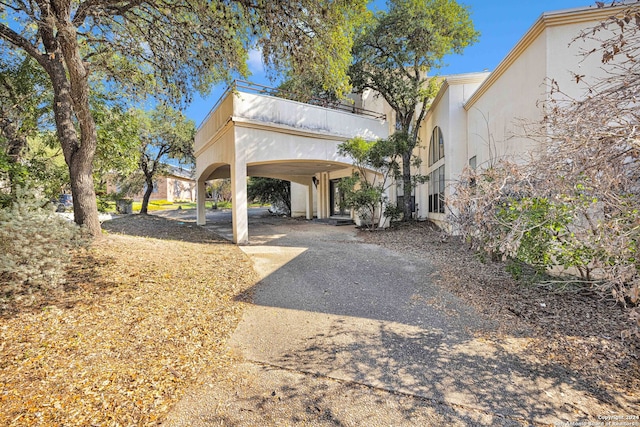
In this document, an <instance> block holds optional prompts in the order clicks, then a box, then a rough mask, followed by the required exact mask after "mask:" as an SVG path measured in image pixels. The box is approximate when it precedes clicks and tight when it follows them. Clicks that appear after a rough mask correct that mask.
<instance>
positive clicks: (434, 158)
mask: <svg viewBox="0 0 640 427" xmlns="http://www.w3.org/2000/svg"><path fill="white" fill-rule="evenodd" d="M443 157H444V137H443V136H442V131H441V130H440V127H438V126H436V127H434V128H433V131H432V132H431V141H429V166H433V165H434V164H435V163H436V162H438V160H440V159H442V158H443ZM428 185H429V212H431V213H444V164H442V165H441V166H440V167H438V168H435V169H433V170H432V171H431V173H430V174H429V184H428Z"/></svg>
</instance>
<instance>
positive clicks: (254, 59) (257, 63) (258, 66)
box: [247, 49, 264, 75]
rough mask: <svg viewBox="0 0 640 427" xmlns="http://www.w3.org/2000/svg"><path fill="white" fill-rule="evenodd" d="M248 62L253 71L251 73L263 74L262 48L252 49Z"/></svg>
mask: <svg viewBox="0 0 640 427" xmlns="http://www.w3.org/2000/svg"><path fill="white" fill-rule="evenodd" d="M247 64H248V65H249V71H251V74H253V75H255V74H263V73H264V64H263V63H262V51H261V50H260V49H251V50H250V51H249V60H248V62H247Z"/></svg>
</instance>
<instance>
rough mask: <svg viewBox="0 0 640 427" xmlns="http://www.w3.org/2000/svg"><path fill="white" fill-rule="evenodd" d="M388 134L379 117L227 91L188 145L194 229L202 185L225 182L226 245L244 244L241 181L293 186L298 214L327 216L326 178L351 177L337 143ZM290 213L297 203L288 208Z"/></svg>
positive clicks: (200, 219) (201, 217)
mask: <svg viewBox="0 0 640 427" xmlns="http://www.w3.org/2000/svg"><path fill="white" fill-rule="evenodd" d="M356 136H359V137H362V138H365V139H368V140H375V139H378V138H385V137H387V136H388V123H387V122H386V121H385V120H384V119H383V118H382V117H369V116H363V115H358V114H352V113H349V112H344V111H339V110H333V109H328V108H322V107H317V106H313V105H309V104H303V103H299V102H295V101H290V100H286V99H282V98H276V97H271V96H267V95H261V94H252V93H244V92H229V93H228V94H227V95H226V96H225V97H224V98H223V99H222V100H221V102H220V104H219V105H218V106H217V107H216V108H215V109H214V110H213V111H212V112H211V113H210V114H209V116H208V117H207V119H206V120H205V122H204V123H203V124H202V125H201V126H200V128H199V129H198V132H197V134H196V139H195V154H196V181H197V193H198V197H197V199H198V224H204V223H205V211H204V209H205V207H204V201H205V183H206V181H207V180H211V179H216V178H231V186H232V194H233V196H232V197H233V211H232V212H233V213H232V216H233V240H234V242H236V243H239V244H245V243H248V239H249V235H248V223H247V177H249V176H260V177H268V178H278V179H284V180H287V181H290V182H292V183H295V184H297V185H296V186H295V187H294V188H295V194H296V197H295V199H294V201H296V202H297V201H299V200H300V199H301V197H300V195H299V194H300V192H301V191H302V193H303V194H304V197H302V198H303V199H304V205H303V206H304V209H303V210H304V213H305V216H306V217H307V218H309V219H311V218H313V217H314V215H315V216H317V217H319V218H325V217H328V216H329V215H330V207H329V205H328V201H327V200H328V195H329V188H330V180H331V179H333V178H334V177H336V176H346V175H349V174H350V173H351V169H352V168H351V161H350V159H349V158H347V157H344V156H341V155H340V154H339V153H338V145H339V144H340V143H342V142H344V141H346V140H347V139H350V138H353V137H356ZM295 210H296V212H298V211H299V210H300V208H299V202H297V203H296V205H295Z"/></svg>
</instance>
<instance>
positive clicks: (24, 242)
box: [0, 193, 86, 306]
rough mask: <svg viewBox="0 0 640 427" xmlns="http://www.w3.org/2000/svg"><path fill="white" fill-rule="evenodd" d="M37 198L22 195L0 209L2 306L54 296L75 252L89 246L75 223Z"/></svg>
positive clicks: (0, 289)
mask: <svg viewBox="0 0 640 427" xmlns="http://www.w3.org/2000/svg"><path fill="white" fill-rule="evenodd" d="M43 205H44V204H43V202H42V201H41V200H38V198H37V197H35V196H34V195H33V194H25V193H21V194H20V195H19V197H17V199H16V200H15V202H14V203H13V204H12V205H11V206H8V207H5V208H2V209H0V253H2V257H0V304H2V306H6V304H7V303H8V302H9V301H11V300H18V299H19V300H26V301H25V302H28V301H29V300H31V299H33V296H34V294H36V293H38V292H53V291H56V290H58V289H59V288H60V285H61V284H62V283H63V281H64V271H65V268H66V266H67V265H68V263H69V261H70V259H71V251H72V250H73V249H74V248H79V247H81V246H83V245H85V244H86V243H85V242H86V241H85V239H84V238H83V233H82V230H81V229H80V228H79V227H78V226H76V225H75V224H74V223H72V222H70V221H68V220H65V219H63V218H62V217H60V216H58V215H56V214H55V213H53V212H51V211H50V210H47V209H45V208H42V206H43Z"/></svg>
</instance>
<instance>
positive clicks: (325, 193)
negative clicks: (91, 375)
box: [195, 7, 613, 243]
mask: <svg viewBox="0 0 640 427" xmlns="http://www.w3.org/2000/svg"><path fill="white" fill-rule="evenodd" d="M612 13H613V12H612V9H611V8H601V9H598V8H595V7H585V8H578V9H569V10H562V11H555V12H547V13H544V14H543V15H542V16H540V18H539V19H538V20H537V21H536V22H535V23H534V24H533V26H532V27H531V28H530V29H529V31H527V33H526V34H525V35H524V36H523V37H522V39H521V40H520V41H519V42H518V43H517V44H516V46H515V47H514V48H513V49H512V50H511V52H510V53H509V54H508V55H507V57H506V58H505V59H504V60H503V61H502V62H501V63H500V64H499V65H498V67H497V68H496V69H495V70H494V71H493V72H492V73H488V72H483V73H470V74H461V75H454V76H445V77H443V80H442V86H441V88H440V90H439V92H438V94H437V96H436V98H435V99H434V100H433V103H432V105H431V108H430V109H429V112H428V114H427V115H426V117H425V119H424V121H423V122H422V123H421V131H420V132H421V134H420V139H421V146H422V148H419V149H417V150H418V151H417V154H418V155H420V156H421V158H422V165H421V167H420V172H421V173H422V174H424V175H429V177H430V180H429V182H428V183H426V184H424V185H421V186H418V188H417V189H416V190H415V203H414V205H415V213H414V215H415V217H416V218H429V219H431V220H433V221H434V222H436V223H439V224H440V225H443V226H446V225H447V208H446V201H447V198H448V197H449V196H450V192H451V188H452V186H451V185H450V184H451V183H454V182H455V181H456V180H457V179H458V178H459V176H460V174H461V172H462V171H463V169H464V168H465V167H466V166H470V167H474V168H475V167H485V166H486V165H488V164H489V163H490V162H491V161H492V160H495V159H497V158H501V157H505V156H507V157H509V158H511V159H513V160H515V161H519V160H525V159H526V158H527V156H528V155H529V154H530V153H531V150H532V148H533V147H534V146H535V144H536V143H535V142H534V141H533V139H531V138H528V137H527V136H526V135H525V134H524V133H525V132H524V130H523V127H522V123H523V122H531V123H532V122H536V121H537V122H539V121H540V119H541V118H542V117H543V116H542V115H543V111H542V109H541V106H540V102H543V101H545V100H547V99H548V98H549V96H550V89H549V81H550V80H549V79H554V81H556V82H557V83H558V84H559V85H560V87H561V88H562V90H563V91H564V92H566V93H568V94H569V95H571V96H575V97H579V96H580V95H582V94H583V92H584V90H585V87H584V86H582V85H580V84H578V83H576V79H575V75H574V73H575V72H578V71H579V72H580V74H583V75H587V76H589V77H593V76H597V75H602V73H603V71H602V70H601V68H600V67H601V64H600V61H599V58H596V57H595V56H594V57H589V58H587V59H586V60H585V59H584V58H583V57H582V56H580V55H579V53H580V52H582V51H584V50H590V49H591V48H592V47H593V46H590V45H588V42H587V44H585V43H583V42H582V41H580V42H578V43H574V44H571V41H572V40H573V39H574V38H575V37H576V36H578V35H579V34H580V31H581V30H582V29H585V28H588V27H592V26H594V25H596V24H597V23H598V22H600V21H602V20H604V19H606V18H607V17H609V16H611V14H612ZM354 105H355V107H358V108H354V111H355V112H362V111H361V110H359V109H360V108H362V109H366V110H373V111H375V112H378V114H381V115H382V117H386V119H387V120H386V121H383V120H380V119H379V118H377V117H375V114H374V115H373V117H371V115H370V116H369V117H364V116H362V115H357V114H348V113H344V112H336V111H332V110H329V109H326V108H320V107H316V106H310V105H305V104H300V103H295V102H293V101H287V100H283V99H278V98H274V97H270V96H268V95H264V93H259V94H257V95H254V94H251V95H249V94H244V93H235V94H232V95H227V96H226V98H224V99H223V100H221V101H220V103H219V104H218V105H217V106H216V108H214V111H212V113H210V115H209V116H208V117H207V118H206V119H205V121H204V122H203V124H202V125H201V126H200V128H199V129H198V133H197V135H196V141H195V153H196V180H197V183H198V189H199V192H198V195H199V196H198V204H199V209H198V212H199V215H198V223H199V224H204V199H205V195H204V188H205V182H206V181H207V180H209V179H214V178H223V177H231V179H232V187H233V194H234V196H233V198H234V200H235V201H236V202H238V200H239V201H240V202H239V203H236V205H235V206H237V207H239V208H238V209H234V210H235V211H236V212H235V213H234V217H233V220H234V225H233V227H234V241H235V242H237V243H246V242H248V231H247V220H246V202H243V200H242V193H243V189H244V188H245V186H246V177H247V176H267V177H274V178H281V179H287V180H289V181H291V182H292V215H293V216H300V215H302V216H304V215H306V217H307V218H313V217H314V216H317V217H318V218H326V217H328V216H332V215H338V214H344V213H345V212H340V210H339V209H338V206H337V205H338V204H337V203H336V200H338V199H339V197H340V195H339V194H338V193H337V187H336V185H335V183H336V180H338V179H339V178H340V177H344V176H348V175H349V174H351V171H352V167H351V165H350V163H349V162H350V160H349V159H344V158H341V157H340V156H338V155H337V146H338V144H340V143H341V142H343V141H345V140H346V139H349V138H352V137H354V136H362V137H364V138H365V139H375V138H385V137H386V136H387V135H388V133H390V132H393V129H394V125H393V118H394V117H393V112H392V111H391V109H390V108H389V107H388V106H387V105H386V103H384V102H383V101H382V100H381V99H380V97H376V96H375V94H373V93H371V92H366V93H365V94H363V95H361V96H360V97H359V98H357V99H356V100H355V104H354ZM398 190H399V188H398V187H396V186H393V187H392V188H391V189H390V190H389V192H388V197H389V198H390V199H391V200H396V199H397V195H398V194H399V191H398ZM244 193H246V191H244ZM238 197H240V199H238ZM355 219H356V220H357V218H355Z"/></svg>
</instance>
